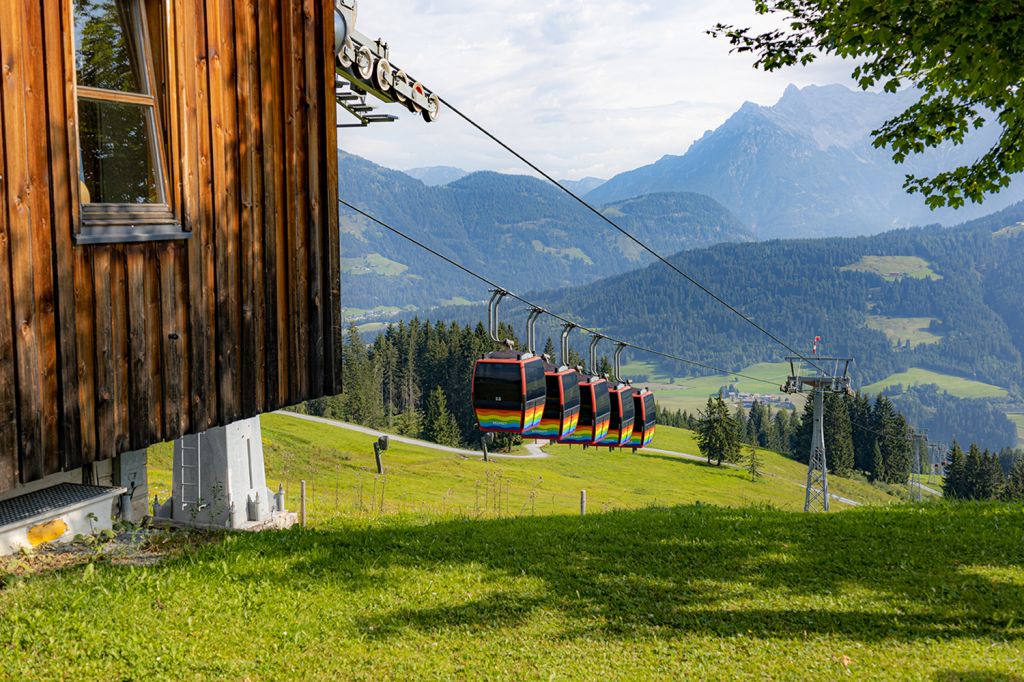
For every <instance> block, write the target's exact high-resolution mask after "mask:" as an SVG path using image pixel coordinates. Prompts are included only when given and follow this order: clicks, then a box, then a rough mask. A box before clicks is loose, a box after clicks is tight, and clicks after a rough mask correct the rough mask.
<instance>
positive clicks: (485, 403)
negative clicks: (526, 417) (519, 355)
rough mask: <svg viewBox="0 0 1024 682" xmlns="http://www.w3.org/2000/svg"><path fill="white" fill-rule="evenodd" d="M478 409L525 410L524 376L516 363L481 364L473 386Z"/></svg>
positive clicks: (477, 367)
mask: <svg viewBox="0 0 1024 682" xmlns="http://www.w3.org/2000/svg"><path fill="white" fill-rule="evenodd" d="M473 394H474V404H475V405H476V406H477V407H484V408H487V407H490V408H499V409H503V410H521V409H523V376H522V370H521V369H520V366H519V364H518V363H515V362H480V363H478V364H477V366H476V376H475V379H474V384H473Z"/></svg>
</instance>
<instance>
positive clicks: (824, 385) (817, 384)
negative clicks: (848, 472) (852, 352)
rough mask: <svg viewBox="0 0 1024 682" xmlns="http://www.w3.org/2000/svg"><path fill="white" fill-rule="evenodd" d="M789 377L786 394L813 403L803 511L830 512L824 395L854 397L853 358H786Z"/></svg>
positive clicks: (785, 387) (784, 390)
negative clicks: (806, 397) (807, 398)
mask: <svg viewBox="0 0 1024 682" xmlns="http://www.w3.org/2000/svg"><path fill="white" fill-rule="evenodd" d="M786 361H787V362H789V370H790V372H789V377H788V378H787V380H786V385H785V386H783V387H782V390H783V392H785V393H810V394H811V399H812V400H813V401H814V433H813V436H812V438H811V453H810V457H809V458H808V464H807V494H806V497H805V498H804V511H805V512H812V511H822V512H827V511H829V499H830V498H829V492H828V459H827V457H826V454H825V394H826V393H851V392H852V389H851V388H850V384H851V381H850V363H852V362H853V360H852V358H822V357H815V358H813V361H812V360H808V359H807V358H786Z"/></svg>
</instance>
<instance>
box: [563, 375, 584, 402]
mask: <svg viewBox="0 0 1024 682" xmlns="http://www.w3.org/2000/svg"><path fill="white" fill-rule="evenodd" d="M579 383H580V382H579V375H578V374H576V372H571V373H569V374H563V375H562V392H563V394H564V395H565V409H566V410H574V409H576V408H578V407H579V406H580V386H579Z"/></svg>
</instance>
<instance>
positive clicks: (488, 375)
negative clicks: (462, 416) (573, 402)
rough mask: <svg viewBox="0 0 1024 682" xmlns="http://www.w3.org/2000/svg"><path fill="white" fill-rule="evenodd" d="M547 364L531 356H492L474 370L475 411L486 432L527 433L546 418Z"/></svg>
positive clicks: (508, 352)
mask: <svg viewBox="0 0 1024 682" xmlns="http://www.w3.org/2000/svg"><path fill="white" fill-rule="evenodd" d="M546 397H547V389H546V384H545V378H544V361H543V360H541V359H540V358H539V357H536V356H534V355H532V354H530V353H516V352H514V351H503V352H500V353H488V354H487V355H486V356H485V357H484V358H483V359H481V360H477V362H476V366H475V367H474V368H473V411H474V412H475V413H476V420H477V423H478V424H479V425H480V430H481V431H483V432H485V433H519V434H521V433H525V432H526V431H529V430H531V429H534V428H536V426H537V425H538V424H540V421H541V417H543V415H544V401H545V398H546Z"/></svg>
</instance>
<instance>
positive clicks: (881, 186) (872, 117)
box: [587, 85, 1024, 239]
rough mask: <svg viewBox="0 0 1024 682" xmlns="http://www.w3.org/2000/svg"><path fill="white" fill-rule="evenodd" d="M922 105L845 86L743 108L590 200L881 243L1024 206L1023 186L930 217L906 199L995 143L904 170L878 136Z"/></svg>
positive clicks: (976, 138) (789, 233) (985, 136)
mask: <svg viewBox="0 0 1024 682" xmlns="http://www.w3.org/2000/svg"><path fill="white" fill-rule="evenodd" d="M913 101H914V93H913V92H909V91H908V92H903V93H900V94H899V95H886V94H881V93H865V92H854V91H852V90H849V89H847V88H845V87H843V86H840V85H830V86H824V87H820V86H809V87H807V88H804V89H802V90H801V89H798V88H796V87H794V86H790V88H789V89H787V90H786V92H785V94H784V95H783V97H782V98H781V100H780V101H779V102H778V103H777V104H775V105H774V106H771V107H763V106H759V105H756V104H753V103H749V102H748V103H747V104H744V105H743V107H742V108H741V109H739V111H737V112H736V113H735V114H734V115H733V116H732V117H731V118H730V119H729V120H728V121H726V122H725V123H724V124H723V125H722V126H720V127H719V128H718V129H716V130H714V131H709V132H708V133H706V134H705V135H704V137H702V138H701V139H700V140H698V141H696V142H695V143H693V145H692V146H691V147H690V148H689V150H688V151H687V152H686V153H685V154H683V155H682V156H665V157H664V158H662V159H661V160H660V161H658V162H656V163H654V164H651V165H649V166H644V167H642V168H638V169H635V170H632V171H628V172H626V173H622V174H620V175H618V176H616V177H614V178H612V179H611V180H609V181H608V182H606V183H604V184H603V185H601V186H600V187H598V188H597V189H596V190H594V191H592V192H590V194H588V195H587V199H589V200H591V201H593V202H596V203H597V204H599V205H600V204H604V203H608V202H611V201H617V200H621V199H625V198H629V197H635V196H640V195H643V194H650V193H652V192H680V191H689V192H699V193H701V194H707V195H708V196H711V197H714V198H715V199H717V200H718V201H720V202H721V203H722V204H723V205H724V206H726V207H728V208H729V209H730V210H732V211H733V212H734V213H735V214H736V215H737V216H739V218H740V220H742V221H744V223H746V224H747V225H749V226H750V227H751V228H752V229H753V230H754V232H755V234H757V236H758V237H759V238H761V239H770V238H777V237H783V238H794V237H817V236H851V235H860V234H874V233H878V232H882V231H885V230H889V229H893V228H897V227H907V226H911V225H923V224H929V223H933V222H940V223H944V224H955V223H959V222H962V221H965V220H970V219H972V218H976V217H979V216H983V215H985V214H987V213H990V212H992V211H993V210H998V209H1001V208H1004V207H1006V206H1008V205H1010V204H1011V203H1013V202H1015V201H1020V200H1021V199H1024V183H1021V182H1019V181H1018V182H1016V183H1014V184H1013V185H1012V186H1011V187H1010V188H1008V189H1007V190H1004V191H1003V192H1002V193H1001V194H999V195H996V196H993V197H991V198H990V199H989V200H988V201H987V202H986V204H985V205H984V206H976V205H971V206H967V207H965V208H964V209H961V210H959V211H951V210H942V211H938V212H931V211H930V210H929V209H928V208H927V207H926V206H925V204H924V201H923V200H922V199H921V197H920V196H919V195H917V196H909V195H907V194H906V193H905V192H904V190H903V181H904V176H905V175H906V174H907V173H915V174H929V175H930V174H933V173H935V172H937V171H938V170H949V169H951V168H952V167H955V166H956V165H960V164H963V163H969V162H973V161H974V160H975V159H976V158H978V157H980V156H981V155H982V154H984V153H985V152H986V151H987V150H988V149H989V147H991V145H992V143H993V142H994V141H995V136H996V131H995V130H994V129H985V130H983V131H980V132H979V133H976V134H974V135H972V136H970V137H969V138H968V141H967V144H965V145H964V146H963V147H949V148H941V149H939V150H935V151H933V152H930V153H929V154H927V155H925V156H923V157H913V158H911V159H909V160H908V162H907V163H906V164H904V165H901V166H898V165H896V164H894V163H893V162H892V160H891V157H890V153H889V152H887V151H886V150H879V149H875V148H874V147H873V145H872V138H871V135H870V133H871V131H872V130H874V129H876V128H878V127H879V126H880V124H881V123H882V122H884V121H885V120H886V119H887V118H889V117H891V116H893V115H895V114H896V113H898V112H900V111H902V110H903V109H904V108H906V106H908V105H909V104H910V103H912V102H913Z"/></svg>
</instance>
